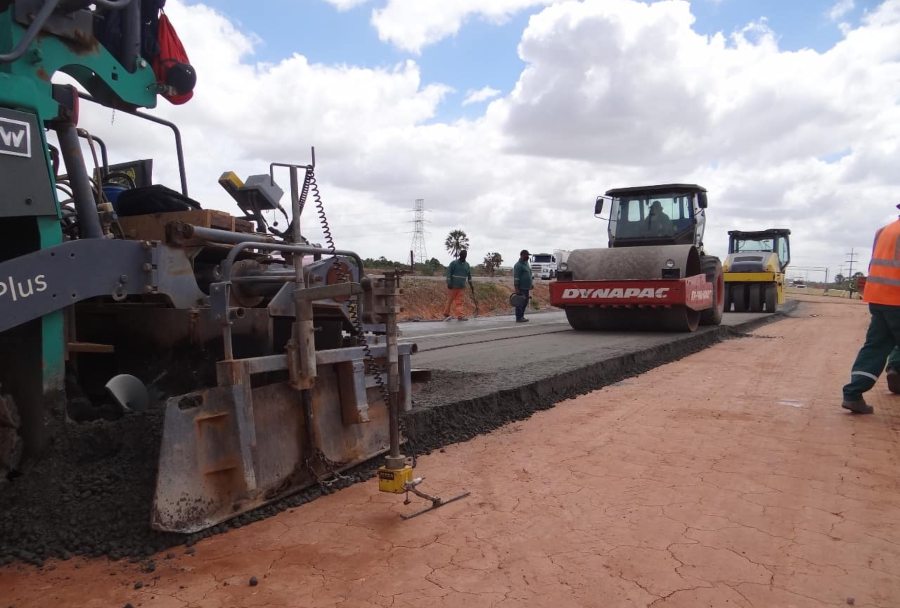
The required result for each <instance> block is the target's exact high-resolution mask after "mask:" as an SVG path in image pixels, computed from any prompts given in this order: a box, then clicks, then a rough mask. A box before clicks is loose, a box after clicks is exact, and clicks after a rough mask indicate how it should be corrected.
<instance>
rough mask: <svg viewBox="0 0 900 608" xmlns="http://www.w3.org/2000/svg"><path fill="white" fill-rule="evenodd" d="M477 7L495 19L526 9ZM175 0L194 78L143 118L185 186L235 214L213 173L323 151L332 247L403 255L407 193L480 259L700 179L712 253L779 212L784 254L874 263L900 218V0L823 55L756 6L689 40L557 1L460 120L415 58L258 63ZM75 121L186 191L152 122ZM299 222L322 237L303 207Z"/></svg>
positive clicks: (103, 116)
mask: <svg viewBox="0 0 900 608" xmlns="http://www.w3.org/2000/svg"><path fill="white" fill-rule="evenodd" d="M417 4H418V2H416V3H410V4H408V5H406V4H404V3H403V2H400V1H390V2H389V4H388V8H387V9H385V10H388V9H390V8H391V7H393V8H394V10H396V9H397V7H401V8H402V7H403V6H414V5H417ZM422 4H423V5H424V4H428V5H430V7H431V9H432V12H438V11H437V8H436V7H438V6H439V4H438V3H428V2H424V1H423V2H422ZM440 4H441V5H443V4H446V5H447V6H448V7H449V8H448V10H447V11H446V14H449V15H451V17H452V18H447V19H443V20H442V19H438V18H437V17H435V18H434V19H433V20H434V21H440V22H442V23H444V24H445V25H446V24H447V23H453V22H454V19H456V18H458V19H462V18H463V17H464V16H466V15H474V14H476V13H478V11H477V10H476V9H475V8H473V7H474V6H475V4H476V3H474V2H473V3H465V2H450V1H449V0H448V1H446V2H444V3H440ZM481 4H483V5H484V6H490V7H492V8H493V9H494V10H495V12H494V13H492V14H495V15H497V14H500V13H502V11H499V8H498V7H503V6H505V7H506V9H507V13H506V14H509V12H508V11H512V10H514V9H516V8H521V7H522V6H525V5H526V4H528V3H527V2H525V1H524V0H521V1H519V2H515V1H513V0H509V1H508V2H505V3H503V2H495V3H491V2H487V1H483V2H481V3H479V5H481ZM531 4H535V3H531ZM166 8H167V13H168V14H169V16H170V18H172V19H173V22H174V23H175V25H176V27H177V28H178V31H179V34H180V35H181V38H182V40H183V41H184V43H185V46H186V47H187V50H188V53H189V54H190V57H191V60H192V62H193V63H194V64H195V65H196V67H197V72H198V84H197V90H196V94H195V98H194V99H193V100H192V101H190V102H189V103H188V104H186V105H184V106H178V107H175V106H171V105H169V104H168V102H165V101H161V102H160V103H161V105H160V107H159V108H158V109H157V110H155V111H154V112H155V113H156V114H157V115H161V116H163V117H166V118H169V119H171V120H173V121H175V122H177V123H178V124H179V125H180V126H181V128H182V133H183V137H184V142H185V152H186V157H187V165H188V177H189V180H190V188H191V195H192V196H194V197H196V198H197V199H198V200H199V201H200V202H201V203H203V204H204V206H207V207H213V208H220V209H227V210H231V211H235V206H234V204H233V203H231V201H230V200H229V199H228V197H227V195H226V194H225V192H224V191H222V190H221V189H220V188H219V187H218V185H217V183H216V180H217V178H218V176H219V175H220V174H221V172H222V171H225V170H235V171H236V172H237V173H238V174H239V175H241V176H246V175H248V174H252V173H265V172H267V171H268V163H269V162H271V161H294V162H300V163H306V162H309V156H310V154H309V148H310V146H312V145H315V146H316V153H317V163H318V165H317V175H318V181H319V185H320V188H321V191H322V195H323V199H324V200H325V202H326V206H327V210H328V217H329V221H330V225H331V228H332V231H333V233H334V235H335V239H336V241H337V245H338V246H339V247H341V248H347V249H354V250H357V251H359V252H360V253H361V254H362V255H363V256H364V257H378V256H380V255H384V256H387V257H389V258H392V259H397V260H400V259H406V258H407V257H408V255H409V246H410V242H411V237H412V235H411V233H410V232H411V224H410V220H412V211H411V209H412V206H413V201H414V200H415V199H417V198H424V199H425V205H426V209H429V210H430V211H429V213H428V219H429V224H428V225H427V230H428V240H427V243H426V244H427V248H428V253H429V255H432V256H435V257H438V258H439V259H443V260H445V261H446V260H447V254H446V252H444V251H443V247H442V242H443V238H444V237H445V236H446V234H447V233H448V232H449V231H450V230H452V229H457V228H459V229H462V230H465V231H466V232H467V233H468V235H469V238H470V240H471V242H472V250H473V256H475V257H476V258H478V259H480V256H481V255H483V254H484V253H486V252H488V251H500V252H501V253H502V254H503V256H504V258H505V259H507V260H513V259H515V257H516V253H517V252H518V251H519V250H520V249H522V248H523V247H525V248H528V249H530V250H532V251H535V250H552V249H555V248H565V249H573V248H578V247H595V246H602V245H603V244H604V243H605V242H606V236H605V227H604V226H603V224H602V223H601V222H599V221H596V220H593V218H592V217H591V215H592V207H593V199H594V197H595V196H596V195H597V194H601V193H603V192H604V191H605V190H607V189H609V188H613V187H621V186H630V185H639V184H646V183H666V182H696V183H699V184H701V185H703V186H705V187H707V188H708V189H709V193H710V194H709V198H710V207H709V210H708V214H709V215H708V222H707V234H706V239H705V243H706V246H707V249H708V251H709V252H710V253H714V254H719V255H723V254H724V253H725V248H726V243H727V231H728V230H731V229H757V228H767V227H782V226H783V227H788V228H791V230H792V231H793V235H792V236H793V238H794V241H793V257H794V263H795V265H797V266H824V265H828V266H831V267H832V274H833V272H834V271H836V270H837V267H838V266H839V265H840V264H841V263H843V261H844V260H845V259H846V253H847V252H848V251H850V248H851V247H852V248H855V249H856V252H857V254H859V253H861V252H862V255H861V256H860V261H861V262H862V263H863V264H865V262H866V261H867V260H868V248H869V246H870V245H871V240H872V235H873V233H874V230H875V229H876V227H877V226H879V225H881V224H883V223H886V222H887V221H890V220H891V219H892V218H893V217H896V215H895V214H896V209H895V208H894V204H896V203H898V202H900V198H898V195H897V193H898V192H900V172H898V171H897V169H896V164H897V163H896V159H897V158H898V155H900V0H887V1H886V2H883V3H882V4H880V5H878V6H876V7H874V8H872V9H870V10H869V11H868V12H867V13H866V14H865V15H864V16H863V18H862V19H861V20H860V22H859V24H858V25H855V26H853V27H852V28H850V29H848V30H847V32H846V34H845V35H844V36H843V37H842V39H841V40H840V41H839V42H838V43H836V44H835V45H834V46H833V47H832V48H830V49H828V50H827V51H824V52H816V51H812V50H801V51H785V50H782V49H781V48H779V46H778V38H777V32H773V31H771V30H770V29H769V27H768V26H766V25H765V22H764V21H759V22H756V23H755V24H750V25H749V27H748V28H744V29H743V30H740V31H738V33H736V34H733V35H725V34H721V33H719V34H715V35H711V36H707V35H703V34H700V33H698V32H697V31H696V29H695V28H694V17H693V15H692V13H691V7H690V5H689V3H687V2H684V1H678V0H675V1H670V2H657V3H652V4H645V3H642V2H636V1H633V0H602V1H599V0H598V1H583V2H581V1H574V0H569V1H562V2H556V3H554V4H552V5H550V6H546V7H545V8H543V9H542V10H541V11H539V13H537V14H536V15H535V16H533V17H532V18H531V20H530V22H529V24H528V26H527V27H526V28H525V30H524V31H523V32H522V37H521V42H520V44H519V55H520V57H521V59H522V61H523V62H524V64H525V68H524V69H523V70H522V72H521V74H519V75H518V79H517V82H516V85H515V87H514V88H513V90H512V91H511V92H509V93H508V94H499V95H496V96H492V97H491V99H492V101H491V103H490V104H489V105H487V106H486V109H485V111H484V113H483V114H482V115H481V116H478V117H476V118H474V119H471V120H456V121H444V120H440V119H439V116H440V114H439V105H440V104H441V102H442V101H443V100H444V99H445V97H446V96H447V95H448V93H449V91H450V90H451V89H450V87H449V86H448V85H445V84H441V83H428V82H425V81H423V78H422V75H421V71H420V68H419V66H418V64H417V63H416V62H413V61H408V62H403V63H400V64H398V65H395V66H390V67H386V68H380V69H371V68H363V67H358V66H354V65H324V64H316V63H311V62H310V61H309V60H308V59H307V58H306V57H304V56H302V55H292V56H286V57H284V58H282V59H281V60H279V61H275V62H271V63H263V62H259V61H257V60H256V59H255V57H254V55H253V50H254V45H255V40H256V37H255V36H254V35H252V34H250V33H247V32H242V31H240V30H239V29H238V28H237V27H236V26H235V25H234V24H233V22H231V21H229V20H228V19H227V18H226V17H224V16H223V15H222V14H220V13H218V12H216V11H214V10H212V9H210V8H207V7H205V6H203V5H190V6H185V5H184V4H183V3H182V2H180V1H179V0H169V3H168V4H167V7H166ZM464 8H465V9H467V10H462V9H464ZM496 11H499V13H498V12H496ZM478 14H481V15H485V14H486V13H478ZM454 16H455V17H454ZM413 21H414V20H412V19H411V20H410V23H412V22H413ZM426 21H427V19H426ZM455 27H458V25H457V26H455ZM425 29H426V30H427V29H428V28H427V27H426V28H425ZM451 29H452V28H451ZM398 31H399V30H398ZM420 31H424V30H420ZM257 35H260V36H263V35H264V33H262V32H258V33H257ZM425 39H431V38H429V37H428V36H425V37H424V38H422V40H425ZM416 48H418V47H416ZM81 126H84V127H87V128H89V129H90V130H91V131H92V132H93V133H95V134H96V135H98V136H100V137H102V138H104V140H105V141H106V143H107V145H108V146H109V147H110V154H111V156H112V157H113V161H118V160H126V159H131V158H148V157H151V156H152V157H153V158H154V159H155V164H154V167H155V170H156V173H157V176H158V177H159V181H161V182H163V183H166V184H168V185H170V186H175V187H177V173H176V171H175V163H174V147H173V145H172V137H171V133H169V132H168V131H167V130H165V129H164V128H161V127H158V126H155V125H147V124H142V123H140V122H139V121H136V120H135V119H133V118H131V117H129V116H127V115H124V114H122V113H121V112H119V113H114V112H112V111H111V110H103V109H101V110H96V109H95V108H91V107H90V106H87V105H86V107H83V109H82V125H81ZM276 178H277V179H278V180H279V181H280V182H281V183H282V185H283V186H286V185H287V179H286V177H285V176H284V175H283V174H276ZM302 226H303V229H304V232H305V233H307V234H308V235H309V236H310V238H311V239H312V240H314V241H316V240H320V239H321V232H320V230H319V228H318V221H317V219H316V217H315V215H314V214H312V213H307V214H304V219H303V223H302ZM476 254H477V255H476ZM811 278H813V277H811Z"/></svg>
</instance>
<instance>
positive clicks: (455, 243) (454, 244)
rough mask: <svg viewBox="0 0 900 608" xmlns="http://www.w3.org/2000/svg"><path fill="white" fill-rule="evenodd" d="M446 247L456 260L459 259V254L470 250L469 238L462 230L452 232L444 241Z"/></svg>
mask: <svg viewBox="0 0 900 608" xmlns="http://www.w3.org/2000/svg"><path fill="white" fill-rule="evenodd" d="M444 247H446V248H447V251H449V252H450V254H452V255H453V257H454V258H458V257H459V252H460V251H462V250H463V249H468V248H469V237H468V236H466V233H465V232H463V231H462V230H459V229H457V230H451V231H450V234H448V235H447V240H446V241H444Z"/></svg>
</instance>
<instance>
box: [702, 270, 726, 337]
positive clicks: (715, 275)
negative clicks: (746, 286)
mask: <svg viewBox="0 0 900 608" xmlns="http://www.w3.org/2000/svg"><path fill="white" fill-rule="evenodd" d="M700 264H701V267H702V268H703V273H704V274H705V275H706V280H707V281H709V282H710V283H712V286H713V307H712V308H709V309H707V310H704V311H701V313H700V325H721V324H722V313H724V312H725V276H724V275H723V274H722V262H721V261H720V260H719V258H717V257H713V256H704V257H703V258H702V259H701V260H700Z"/></svg>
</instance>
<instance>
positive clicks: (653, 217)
mask: <svg viewBox="0 0 900 608" xmlns="http://www.w3.org/2000/svg"><path fill="white" fill-rule="evenodd" d="M607 199H608V200H609V201H610V215H609V248H607V249H577V250H575V251H572V253H571V254H570V255H569V259H568V261H567V263H566V267H565V269H562V268H561V269H560V271H559V272H558V274H557V281H556V282H555V283H551V285H550V301H551V303H552V304H553V305H554V306H557V307H559V308H562V309H564V310H565V311H566V318H567V319H568V320H569V324H570V325H571V326H572V327H573V328H574V329H578V330H623V331H694V330H696V329H697V327H698V325H701V324H702V325H718V324H720V323H721V322H722V312H723V309H724V301H725V298H724V295H725V294H724V284H723V280H722V264H721V262H720V260H719V258H717V257H715V256H710V255H706V254H705V253H704V250H703V229H704V226H705V223H706V216H705V212H706V206H707V197H706V190H705V189H704V188H702V187H700V186H697V185H694V184H661V185H656V186H638V187H631V188H616V189H613V190H609V191H607V192H606V196H605V197H603V196H601V197H598V198H597V201H596V203H595V207H594V215H596V216H599V215H600V214H601V213H602V211H603V206H604V203H605V201H606V200H607Z"/></svg>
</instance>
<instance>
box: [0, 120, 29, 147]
mask: <svg viewBox="0 0 900 608" xmlns="http://www.w3.org/2000/svg"><path fill="white" fill-rule="evenodd" d="M30 136H31V133H30V125H29V124H28V123H27V122H22V121H20V120H11V119H9V118H0V154H10V155H12V156H27V157H30V156H31V137H30Z"/></svg>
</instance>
